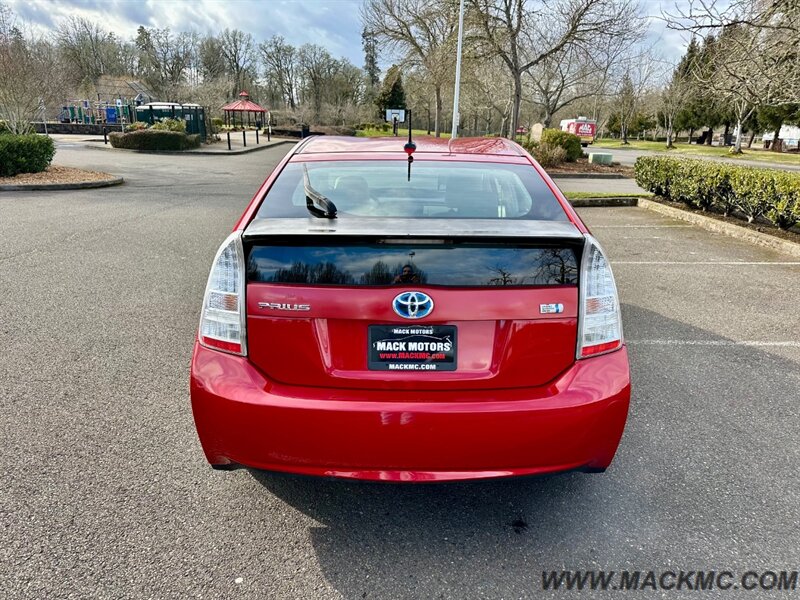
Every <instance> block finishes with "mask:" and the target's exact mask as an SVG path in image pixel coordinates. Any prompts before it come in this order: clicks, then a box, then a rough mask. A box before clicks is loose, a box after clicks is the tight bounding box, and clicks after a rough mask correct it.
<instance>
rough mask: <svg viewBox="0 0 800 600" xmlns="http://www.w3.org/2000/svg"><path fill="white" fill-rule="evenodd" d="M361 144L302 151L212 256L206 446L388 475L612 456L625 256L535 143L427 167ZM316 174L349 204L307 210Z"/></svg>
mask: <svg viewBox="0 0 800 600" xmlns="http://www.w3.org/2000/svg"><path fill="white" fill-rule="evenodd" d="M346 158H347V159H349V160H345V157H342V156H330V155H325V154H322V155H317V154H314V153H308V154H306V155H305V156H304V155H302V154H299V155H295V156H294V157H293V158H292V160H291V161H289V163H288V164H287V165H286V166H285V167H284V169H283V174H282V175H280V176H279V177H278V178H277V179H276V180H275V182H273V184H272V186H271V188H270V191H269V193H267V194H266V196H265V198H264V199H263V200H261V199H259V207H258V210H257V212H255V213H254V215H253V217H254V218H252V219H251V220H249V221H248V222H247V223H242V227H240V228H239V229H237V230H236V231H234V233H233V234H231V236H230V237H229V238H228V239H227V240H226V241H225V242H224V243H223V245H222V247H221V248H220V251H219V253H218V255H217V257H216V258H215V261H214V265H213V267H212V271H211V275H210V277H209V282H208V286H207V290H206V294H205V298H204V302H203V312H202V316H201V324H200V331H199V335H198V341H197V343H196V345H195V351H194V356H193V360H192V373H191V394H192V406H193V410H194V415H195V422H196V425H197V429H198V433H199V435H200V439H201V442H202V445H203V449H204V451H205V453H206V457H207V459H208V461H209V462H210V463H211V464H212V465H213V466H215V467H221V468H225V467H231V466H237V465H245V466H249V467H255V468H260V469H268V470H277V471H289V472H295V473H306V474H313V475H328V476H338V477H350V478H361V479H377V480H391V481H429V480H454V479H467V478H484V477H498V476H509V475H526V474H537V473H546V472H553V471H563V470H570V469H584V470H603V469H605V468H606V467H607V466H608V464H609V463H610V462H611V459H612V458H613V455H614V453H615V451H616V447H617V445H618V443H619V439H620V436H621V434H622V430H623V427H624V423H625V419H626V415H627V410H628V402H629V396H630V382H629V372H628V360H627V354H626V350H625V347H624V345H623V341H622V325H621V319H620V313H619V302H618V299H617V293H616V288H615V285H614V280H613V276H612V274H611V270H610V267H609V265H608V262H607V260H606V258H605V255H604V253H603V251H602V249H601V248H600V246H599V244H598V243H597V241H596V240H594V238H593V237H591V235H589V234H588V232H587V231H586V229H585V227H583V225H582V224H581V223H580V221H579V220H578V219H577V217H576V216H575V214H574V212H572V211H571V209H569V208H568V207H566V206H565V205H564V204H563V198H559V197H558V196H557V192H556V191H554V190H553V189H551V188H550V186H549V184H548V181H547V180H546V179H545V178H543V174H542V173H541V172H539V171H537V169H536V168H535V166H534V165H532V164H531V163H530V162H527V161H528V160H529V159H528V158H527V157H525V156H522V158H523V159H524V160H525V161H526V162H527V164H523V163H522V161H520V160H517V158H516V157H514V158H513V159H512V157H506V158H505V161H506V163H507V164H504V163H500V162H497V161H494V162H493V161H492V160H480V159H481V158H483V155H477V156H476V155H472V156H466V157H465V156H460V157H459V156H457V155H455V156H454V155H453V154H451V155H450V156H449V157H447V158H445V157H443V156H441V155H439V154H436V153H433V152H432V153H431V155H430V156H424V155H423V156H421V157H420V159H418V161H417V162H415V164H414V172H412V173H411V174H410V182H414V183H413V184H412V185H407V183H410V182H407V183H405V182H403V181H402V180H403V179H404V177H405V175H406V173H405V169H402V175H403V177H400V176H399V173H400V170H401V167H404V166H405V164H400V162H399V161H396V160H394V158H393V157H387V158H376V157H374V156H370V157H369V158H367V157H364V158H363V159H362V160H352V159H353V158H355V157H353V156H348V157H346ZM509 164H513V165H515V166H508V165H509ZM516 165H519V166H516ZM415 178H416V179H415ZM312 185H313V188H312V189H313V190H314V192H315V193H317V194H319V197H324V198H326V199H329V200H331V201H332V202H333V203H335V204H336V206H337V207H338V209H339V213H338V216H337V218H336V219H325V218H320V216H319V215H312V214H309V212H308V211H307V206H306V201H307V199H308V190H309V188H310V186H312ZM515 186H516V187H515ZM529 217H534V218H529Z"/></svg>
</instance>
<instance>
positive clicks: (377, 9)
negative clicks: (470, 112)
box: [361, 0, 458, 137]
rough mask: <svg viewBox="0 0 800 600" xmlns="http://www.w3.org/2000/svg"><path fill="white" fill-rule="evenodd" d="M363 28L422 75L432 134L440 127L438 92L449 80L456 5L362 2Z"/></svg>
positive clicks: (446, 1) (449, 0)
mask: <svg viewBox="0 0 800 600" xmlns="http://www.w3.org/2000/svg"><path fill="white" fill-rule="evenodd" d="M361 18H362V21H363V22H364V26H365V27H366V28H367V29H368V30H369V31H371V32H372V33H373V35H375V36H376V37H377V38H378V40H379V41H381V42H383V43H384V44H385V46H386V49H387V50H388V51H389V52H394V53H396V54H398V55H399V56H398V57H399V58H401V59H402V63H403V65H404V66H405V67H410V68H417V69H419V70H421V71H422V72H423V73H424V76H425V79H426V81H428V82H429V84H430V86H431V88H432V89H433V95H434V104H435V108H434V110H435V117H434V134H435V135H436V137H439V135H440V134H441V128H442V104H443V100H442V92H443V88H444V86H445V85H446V84H447V83H448V82H450V81H452V78H453V68H454V60H455V41H456V39H455V38H456V33H457V30H458V2H457V1H455V0H366V1H365V3H364V6H363V8H362V12H361Z"/></svg>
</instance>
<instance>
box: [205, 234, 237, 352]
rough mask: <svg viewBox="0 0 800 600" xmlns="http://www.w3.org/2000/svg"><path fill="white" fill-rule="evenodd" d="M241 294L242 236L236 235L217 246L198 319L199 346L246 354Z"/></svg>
mask: <svg viewBox="0 0 800 600" xmlns="http://www.w3.org/2000/svg"><path fill="white" fill-rule="evenodd" d="M244 290H245V284H244V249H243V248H242V236H241V232H238V231H236V232H234V233H232V234H231V235H230V236H228V239H226V240H225V241H224V242H223V243H222V246H220V248H219V250H218V251H217V255H216V257H215V258H214V264H213V265H212V267H211V273H210V274H209V276H208V284H207V285H206V293H205V295H204V296H203V310H202V313H201V315H200V333H199V335H198V338H199V340H200V343H201V344H203V345H204V346H207V347H209V348H214V349H216V350H222V351H224V352H230V353H232V354H241V355H242V356H244V355H245V354H247V344H246V337H247V336H246V328H245V323H246V321H245V300H244Z"/></svg>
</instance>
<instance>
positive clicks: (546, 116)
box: [542, 106, 553, 129]
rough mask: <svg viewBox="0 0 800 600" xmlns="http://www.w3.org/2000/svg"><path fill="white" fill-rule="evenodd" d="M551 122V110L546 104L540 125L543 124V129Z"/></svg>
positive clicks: (548, 127) (548, 126)
mask: <svg viewBox="0 0 800 600" xmlns="http://www.w3.org/2000/svg"><path fill="white" fill-rule="evenodd" d="M552 122H553V112H552V111H551V110H550V107H549V106H548V107H547V108H545V113H544V119H542V125H544V128H545V129H550V125H551V124H552Z"/></svg>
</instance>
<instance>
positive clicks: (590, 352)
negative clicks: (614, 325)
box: [581, 340, 622, 356]
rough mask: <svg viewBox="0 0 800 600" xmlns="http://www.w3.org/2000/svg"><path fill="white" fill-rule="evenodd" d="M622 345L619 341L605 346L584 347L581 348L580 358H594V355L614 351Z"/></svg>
mask: <svg viewBox="0 0 800 600" xmlns="http://www.w3.org/2000/svg"><path fill="white" fill-rule="evenodd" d="M621 345H622V341H621V340H617V341H615V342H607V343H605V344H597V345H595V346H584V347H583V348H581V356H594V355H595V354H602V353H603V352H608V351H609V350H616V349H617V348H619V347H620V346H621Z"/></svg>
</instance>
